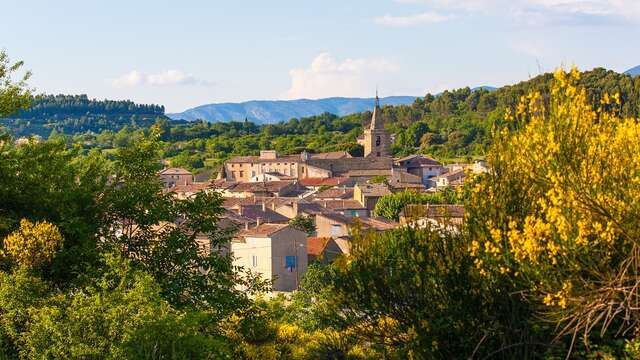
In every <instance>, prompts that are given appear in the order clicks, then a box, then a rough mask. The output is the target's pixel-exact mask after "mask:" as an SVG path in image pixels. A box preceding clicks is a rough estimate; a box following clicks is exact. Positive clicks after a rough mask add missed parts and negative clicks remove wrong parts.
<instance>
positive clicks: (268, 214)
mask: <svg viewBox="0 0 640 360" xmlns="http://www.w3.org/2000/svg"><path fill="white" fill-rule="evenodd" d="M233 210H235V211H236V212H237V213H238V214H239V215H241V216H244V217H246V218H249V219H252V220H254V221H257V220H258V219H260V221H262V222H265V223H286V222H288V221H289V218H287V217H286V216H284V215H281V214H279V213H277V212H275V211H273V210H271V209H270V208H268V207H266V206H265V208H264V209H263V208H262V204H256V205H238V206H236V207H234V208H233Z"/></svg>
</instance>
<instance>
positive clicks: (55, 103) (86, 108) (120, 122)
mask: <svg viewBox="0 0 640 360" xmlns="http://www.w3.org/2000/svg"><path fill="white" fill-rule="evenodd" d="M28 100H29V101H30V102H31V106H30V107H29V108H26V107H22V108H23V110H21V111H19V112H17V113H13V114H11V113H6V114H4V113H2V112H0V124H1V125H5V126H6V127H7V128H8V129H9V130H11V132H12V133H13V134H14V135H15V136H32V135H39V136H41V137H44V138H46V137H51V136H53V135H57V134H60V133H63V134H80V133H86V132H91V133H100V132H102V131H109V130H112V131H118V130H120V129H121V128H123V127H124V126H133V127H149V126H151V125H153V124H154V123H155V122H156V120H157V119H166V117H165V116H164V106H160V105H147V104H135V103H133V102H131V101H124V100H123V101H112V100H96V99H89V98H88V97H87V96H86V95H38V96H35V97H30V96H29V98H28ZM7 115H9V116H7ZM175 123H184V122H175Z"/></svg>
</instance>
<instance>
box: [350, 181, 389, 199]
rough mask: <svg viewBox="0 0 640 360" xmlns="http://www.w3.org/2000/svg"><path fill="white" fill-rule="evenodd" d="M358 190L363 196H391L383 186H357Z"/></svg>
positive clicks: (367, 184) (368, 184) (385, 186)
mask: <svg viewBox="0 0 640 360" xmlns="http://www.w3.org/2000/svg"><path fill="white" fill-rule="evenodd" d="M357 186H358V188H360V191H362V194H363V195H364V196H385V195H389V194H391V191H390V190H389V188H388V187H387V185H385V184H370V183H365V184H358V185H357Z"/></svg>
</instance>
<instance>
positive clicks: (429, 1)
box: [395, 0, 640, 25]
mask: <svg viewBox="0 0 640 360" xmlns="http://www.w3.org/2000/svg"><path fill="white" fill-rule="evenodd" d="M395 2H397V3H400V4H412V5H422V6H425V7H427V8H428V10H429V11H435V12H436V13H438V12H442V11H445V12H448V13H450V15H449V16H463V15H473V14H478V13H482V14H490V15H495V16H500V17H504V18H509V19H512V21H516V22H518V23H523V24H528V25H547V24H582V23H587V24H592V23H594V22H595V23H597V22H619V21H640V1H638V0H395ZM419 15H421V14H417V15H414V16H413V17H416V16H419ZM411 17H412V16H406V17H404V18H411Z"/></svg>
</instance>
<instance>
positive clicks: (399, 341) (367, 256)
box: [331, 228, 493, 358]
mask: <svg viewBox="0 0 640 360" xmlns="http://www.w3.org/2000/svg"><path fill="white" fill-rule="evenodd" d="M466 248H467V245H466V240H465V239H464V238H463V237H461V236H453V235H445V234H441V233H438V232H430V231H422V230H420V231H419V230H414V229H411V228H407V229H401V230H394V231H390V232H385V233H379V234H373V233H372V234H367V235H366V236H365V237H364V238H359V239H358V238H356V240H354V242H353V245H352V248H351V254H350V256H349V257H348V258H344V259H342V260H338V261H337V262H336V265H335V275H334V276H333V279H332V287H333V289H334V293H333V294H332V296H331V299H333V300H332V301H334V306H335V309H340V310H339V311H336V312H335V314H334V317H336V318H337V319H339V320H340V321H342V322H343V324H344V325H343V326H346V327H347V328H351V329H353V331H354V332H355V333H357V334H359V336H360V337H362V338H363V339H365V340H366V341H367V342H369V343H371V344H372V346H374V347H375V348H377V349H379V351H380V352H383V351H384V352H387V353H388V354H393V355H394V358H407V357H409V358H461V357H463V358H466V357H470V356H471V355H472V354H473V353H474V349H475V348H476V346H477V345H478V344H479V343H480V342H481V340H482V338H483V336H484V335H485V333H486V332H490V331H492V330H493V329H491V322H490V321H489V316H487V315H488V312H487V309H488V307H486V305H485V301H484V298H483V293H482V291H481V289H482V288H483V286H482V282H481V279H480V278H479V277H477V276H476V275H474V272H473V268H474V264H473V259H472V258H471V257H470V256H469V254H468V252H467V250H466ZM485 345H486V344H485ZM481 352H484V348H483V349H482V351H481Z"/></svg>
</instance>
